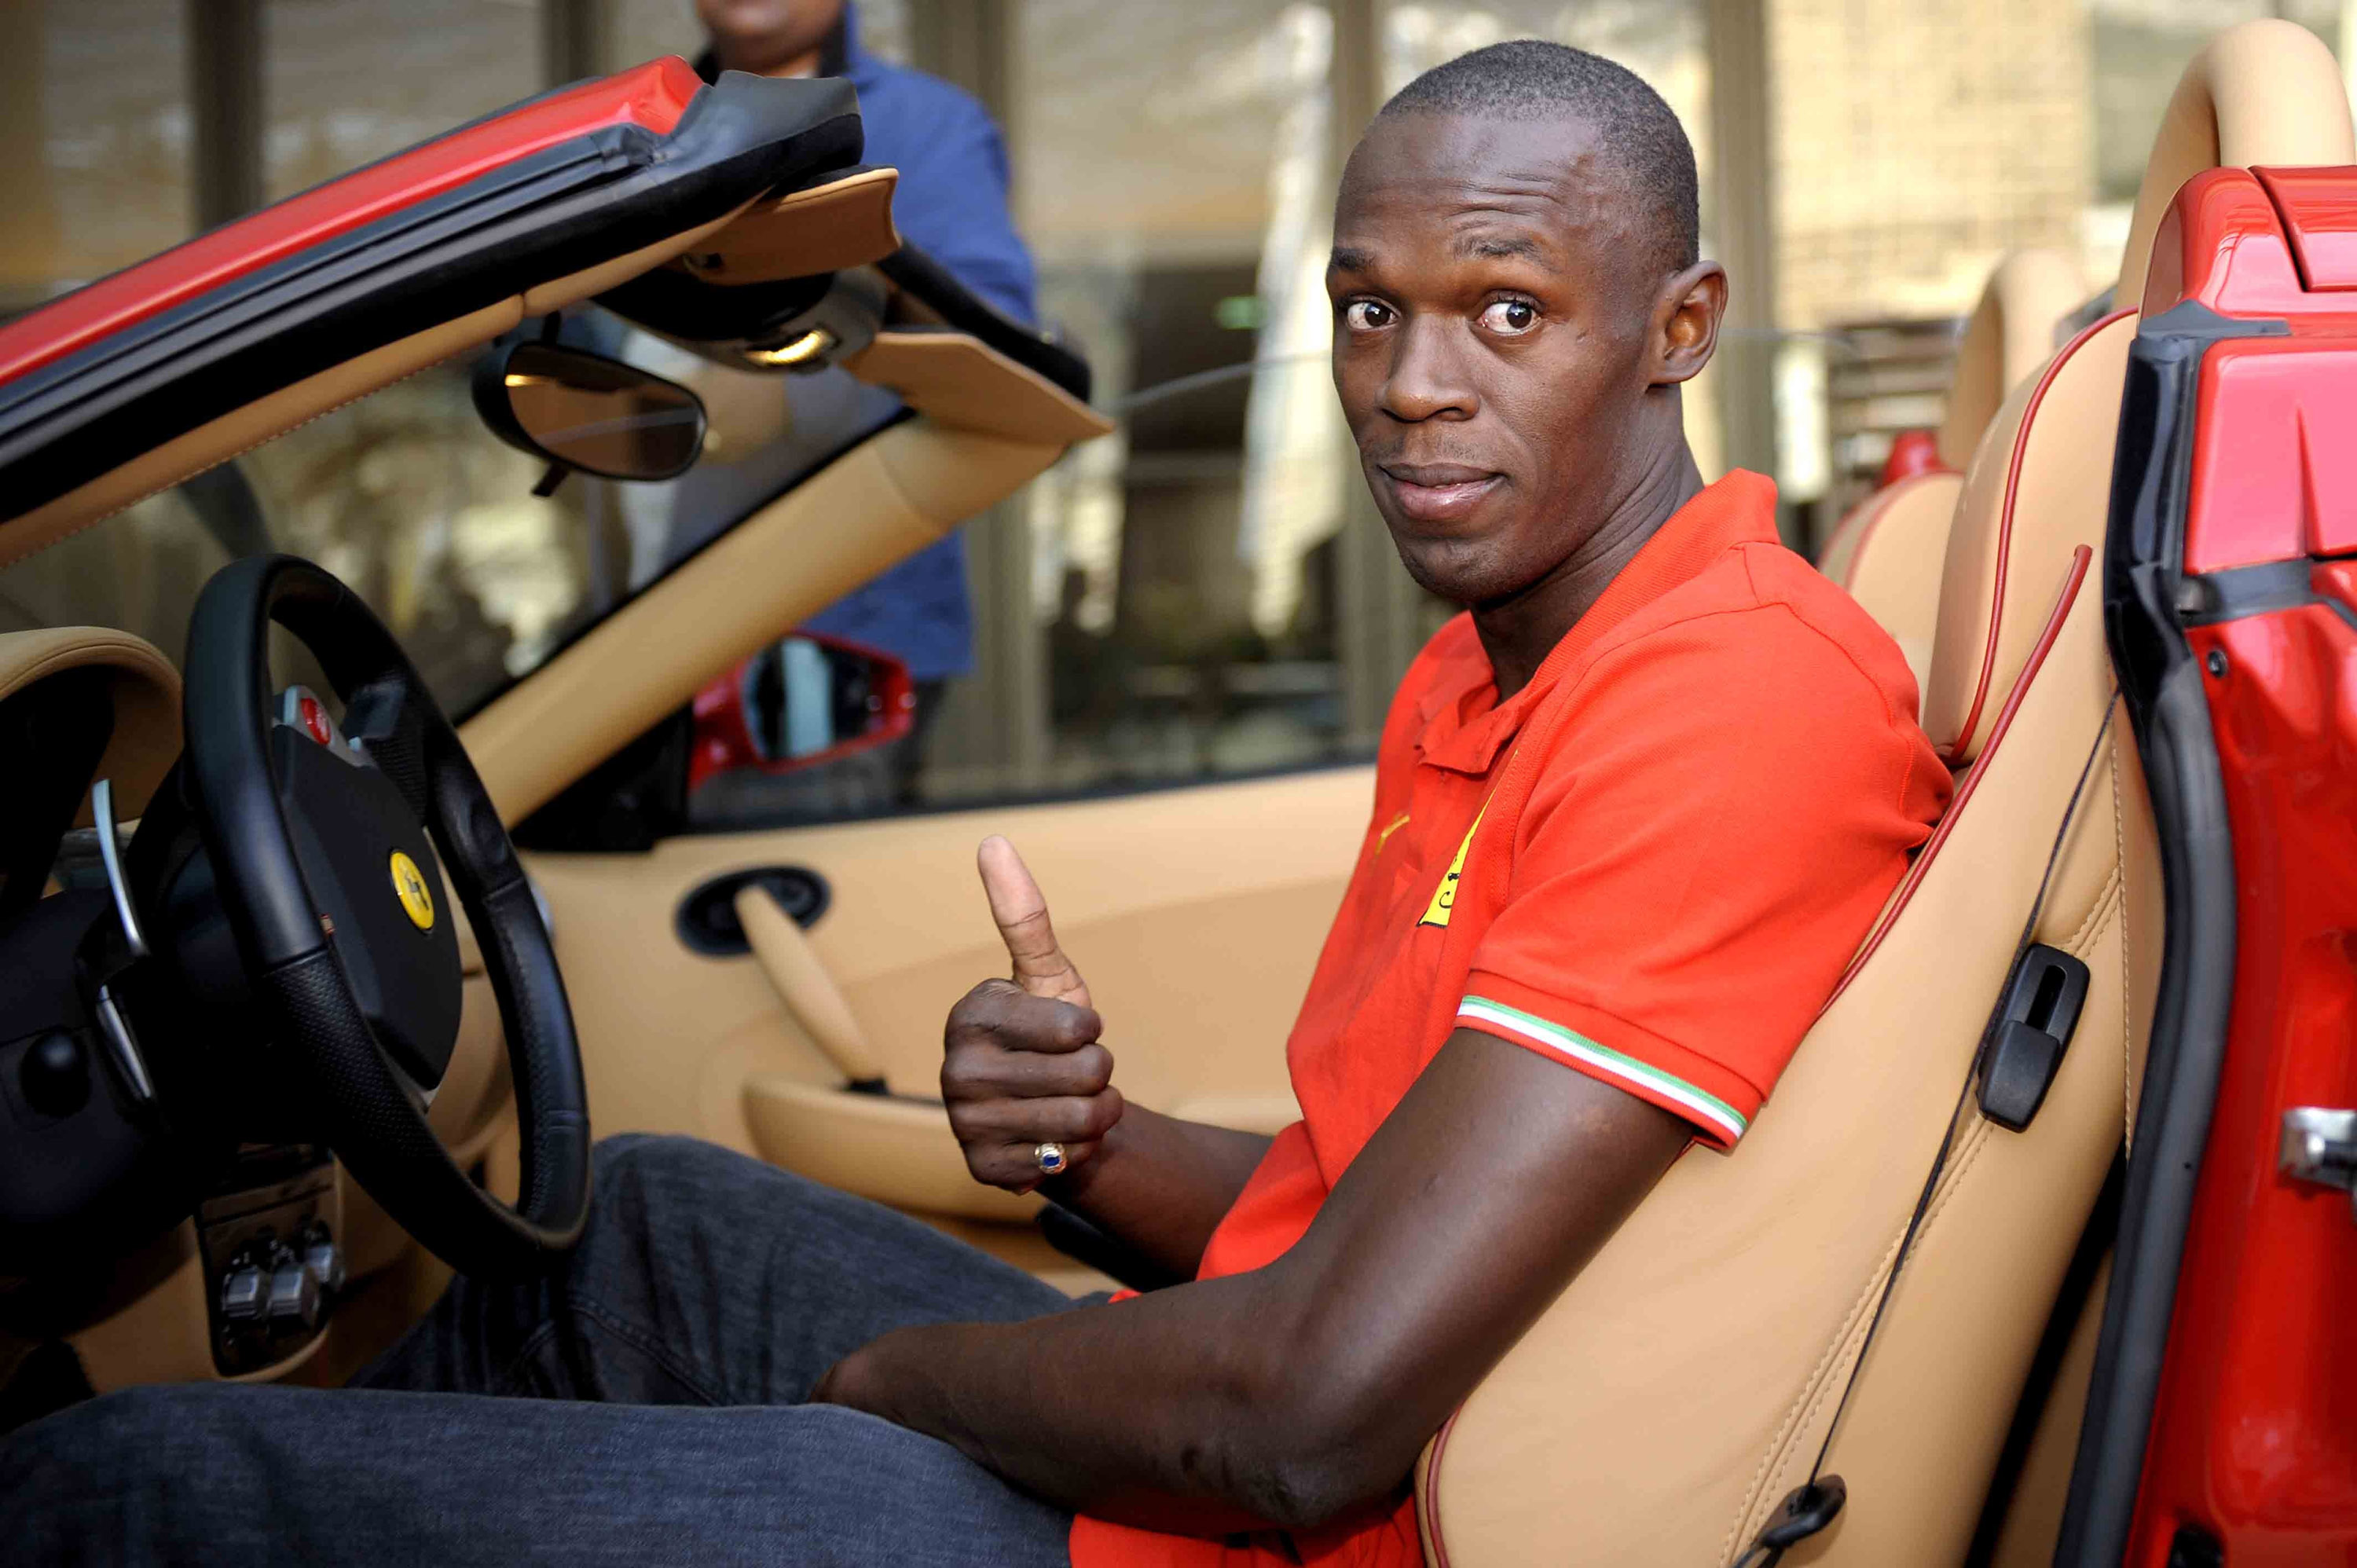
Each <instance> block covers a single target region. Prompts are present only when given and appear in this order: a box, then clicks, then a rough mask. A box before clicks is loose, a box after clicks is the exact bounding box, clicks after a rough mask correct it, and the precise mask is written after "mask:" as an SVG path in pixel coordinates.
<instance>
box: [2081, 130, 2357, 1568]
mask: <svg viewBox="0 0 2357 1568" xmlns="http://www.w3.org/2000/svg"><path fill="white" fill-rule="evenodd" d="M2154 274H2155V275H2154V280H2153V285H2152V286H2151V287H2150V288H2149V289H2148V290H2147V294H2146V296H2145V306H2146V316H2147V319H2150V318H2151V317H2153V316H2154V315H2156V314H2158V312H2160V311H2163V310H2166V309H2169V308H2170V307H2171V306H2177V305H2179V303H2181V302H2182V301H2184V300H2189V299H2190V300H2195V301H2198V302H2199V303H2201V305H2204V306H2208V307H2209V308H2210V309H2212V310H2215V311H2217V312H2219V313H2220V314H2221V315H2222V316H2226V317H2236V318H2241V319H2242V320H2244V321H2249V320H2254V319H2256V320H2265V321H2280V322H2282V323H2284V324H2285V326H2284V331H2285V333H2286V334H2287V335H2283V336H2274V337H2255V338H2254V337H2242V338H2229V339H2226V340H2223V341H2220V342H2218V343H2216V344H2215V345H2214V346H2212V348H2211V349H2209V351H2208V354H2207V355H2206V357H2205V359H2204V360H2203V363H2202V369H2201V381H2200V384H2199V390H2198V400H2199V401H2198V405H2197V406H2198V425H2197V434H2196V435H2195V438H2194V447H2193V455H2192V460H2191V465H2190V485H2189V490H2188V497H2189V499H2188V504H2187V511H2186V525H2185V534H2184V564H2185V568H2186V571H2187V572H2188V573H2189V574H2192V573H2197V572H2198V573H2204V574H2215V573H2221V572H2231V571H2233V570H2235V569H2238V568H2260V569H2262V570H2263V571H2264V570H2266V569H2267V568H2268V567H2269V566H2270V565H2272V566H2273V567H2274V572H2273V574H2272V575H2270V576H2269V577H2268V578H2267V579H2266V580H2267V581H2268V582H2269V583H2271V584H2276V585H2279V586H2277V587H2276V588H2274V589H2272V590H2271V591H2272V592H2274V593H2275V594H2276V596H2277V597H2278V598H2280V599H2282V600H2284V601H2287V602H2283V603H2282V604H2281V606H2280V607H2271V606H2272V605H2273V604H2274V602H2275V601H2273V600H2261V601H2256V602H2255V603H2254V605H2253V606H2252V607H2251V608H2249V609H2248V610H2247V611H2246V612H2244V613H2238V614H2235V615H2233V616H2232V617H2231V618H2225V617H2221V618H2217V619H2215V620H2214V621H2213V622H2212V624H2206V625H2203V624H2197V625H2193V626H2191V627H2190V628H2188V631H2187V637H2188V639H2189V641H2190V645H2191V648H2192V650H2193V652H2194V654H2195V656H2196V657H2197V658H2198V659H2200V660H2201V661H2202V668H2203V670H2204V671H2205V675H2204V679H2203V693H2204V696H2205V698H2206V701H2207V705H2208V708H2209V712H2210V717H2211V724H2212V730H2213V732H2214V735H2215V736H2216V746H2217V751H2218V762H2219V768H2220V771H2221V774H2222V778H2223V781H2224V786H2225V799H2226V806H2227V813H2228V818H2229V823H2230V827H2231V831H2232V835H2233V855H2234V866H2233V869H2234V876H2235V882H2236V897H2235V918H2236V926H2235V933H2236V941H2235V951H2234V971H2233V1004H2232V1011H2231V1013H2230V1015H2229V1022H2228V1026H2227V1035H2226V1048H2225V1055H2224V1058H2223V1066H2222V1071H2221V1074H2220V1078H2219V1082H2218V1089H2217V1099H2216V1104H2215V1109H2214V1112H2213V1113H2212V1122H2211V1127H2210V1135H2209V1143H2208V1146H2207V1150H2206V1152H2205V1154H2204V1155H2203V1158H2202V1163H2201V1174H2200V1177H2199V1183H2198V1186H2197V1187H2196V1189H2195V1197H2194V1207H2193V1210H2192V1215H2191V1219H2190V1225H2189V1228H2188V1231H2187V1234H2186V1239H2185V1251H2184V1255H2183V1263H2182V1266H2181V1269H2180V1273H2179V1283H2178V1293H2177V1297H2176V1302H2175V1306H2174V1316H2173V1317H2172V1319H2171V1322H2170V1326H2169V1341H2168V1349H2167V1355H2166V1359H2165V1360H2164V1362H2163V1366H2162V1371H2161V1380H2160V1385H2159V1397H2158V1402H2157V1404H2156V1406H2155V1409H2154V1414H2153V1421H2152V1425H2151V1429H2150V1433H2149V1435H2148V1441H2147V1447H2146V1452H2145V1463H2144V1471H2143V1478H2142V1483H2141V1490H2140V1492H2139V1494H2138V1498H2137V1504H2136V1524H2135V1533H2134V1536H2133V1544H2132V1546H2131V1548H2130V1550H2129V1552H2128V1553H2127V1558H2126V1561H2127V1562H2128V1563H2132V1564H2135V1565H2136V1568H2162V1565H2163V1564H2166V1563H2170V1562H2172V1561H2174V1559H2173V1558H2172V1556H2171V1553H2172V1551H2173V1550H2174V1547H2175V1543H2176V1541H2177V1537H2178V1535H2179V1530H2184V1529H2187V1528H2188V1527H2191V1528H2193V1529H2196V1530H2199V1531H2200V1532H2201V1534H2203V1535H2206V1536H2207V1537H2209V1538H2210V1540H2211V1541H2214V1542H2215V1543H2216V1546H2217V1547H2218V1548H2221V1549H2222V1553H2223V1556H2222V1560H2223V1561H2224V1562H2225V1563H2232V1564H2234V1565H2235V1568H2256V1565H2259V1564H2293V1563H2298V1564H2303V1565H2307V1564H2324V1563H2338V1564H2349V1563H2357V1332H2352V1326H2357V1316H2352V1304H2357V1216H2352V1209H2351V1202H2350V1195H2349V1194H2348V1193H2347V1192H2344V1191H2340V1190H2337V1189H2334V1188H2330V1187H2321V1186H2316V1185H2312V1184H2309V1183H2305V1182H2301V1181H2297V1180H2295V1179H2293V1178H2291V1177H2289V1176H2285V1175H2283V1174H2281V1173H2279V1172H2278V1170H2277V1168H2276V1160H2277V1147H2278V1139H2279V1130H2280V1128H2281V1126H2282V1123H2283V1116H2284V1112H2286V1111H2287V1110H2290V1109H2291V1108H2293V1107H2295V1106H2306V1105H2316V1106H2331V1107H2346V1106H2350V1105H2357V559H2327V557H2331V556H2336V555H2338V556H2351V555H2352V554H2357V441H2352V437H2351V435H2350V432H2351V431H2352V429H2357V292H2352V291H2357V168H2341V169H2304V170H2296V171H2275V170H2270V171H2265V172H2263V173H2261V174H2259V175H2257V176H2256V177H2255V176H2254V175H2253V174H2252V173H2250V172H2247V171H2244V170H2238V169H2236V170H2218V171H2214V172H2212V173H2210V174H2206V175H2202V176H2201V177H2197V178H2196V179H2195V180H2193V181H2192V182H2190V184H2189V185H2188V186H2187V188H2186V189H2185V191H2184V192H2183V193H2182V194H2180V196H2179V199H2178V204H2177V206H2176V208H2175V209H2173V211H2172V214H2171V216H2170V217H2169V220H2167V222H2166V223H2165V224H2164V225H2163V229H2162V231H2161V234H2160V236H2159V242H2158V244H2157V246H2156V254H2155V265H2154ZM2270 330H2273V328H2270ZM2245 580H2246V581H2247V580H2249V579H2245ZM2294 601H2296V602H2294ZM2203 1550H2204V1552H2207V1551H2208V1548H2207V1547H2206V1546H2205V1547H2204V1549H2203ZM2203 1560H2204V1561H2209V1560H2212V1559H2210V1558H2208V1557H2206V1556H2205V1557H2204V1558H2203Z"/></svg>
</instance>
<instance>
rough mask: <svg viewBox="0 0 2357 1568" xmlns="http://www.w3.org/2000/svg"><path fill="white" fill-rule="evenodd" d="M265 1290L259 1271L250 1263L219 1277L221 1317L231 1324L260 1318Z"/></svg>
mask: <svg viewBox="0 0 2357 1568" xmlns="http://www.w3.org/2000/svg"><path fill="white" fill-rule="evenodd" d="M267 1288H268V1286H267V1283H266V1282H265V1281H264V1279H263V1276H262V1271H261V1269H259V1268H257V1267H256V1266H255V1265H253V1264H252V1263H240V1264H239V1265H238V1266H237V1267H235V1268H233V1269H231V1271H230V1272H229V1273H226V1274H223V1275H222V1276H221V1316H223V1317H226V1318H228V1319H229V1320H230V1321H231V1323H251V1322H253V1320H254V1319H256V1318H258V1317H260V1316H262V1306H263V1297H264V1293H265V1291H266V1290H267Z"/></svg>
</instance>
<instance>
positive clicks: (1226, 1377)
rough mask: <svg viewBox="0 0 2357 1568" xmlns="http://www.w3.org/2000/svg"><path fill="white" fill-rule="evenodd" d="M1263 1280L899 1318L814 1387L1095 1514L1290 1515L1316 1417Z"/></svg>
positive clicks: (1275, 1521) (1202, 1524) (1197, 1528)
mask: <svg viewBox="0 0 2357 1568" xmlns="http://www.w3.org/2000/svg"><path fill="white" fill-rule="evenodd" d="M1265 1284H1266V1282H1265V1281H1264V1280H1262V1279H1260V1278H1257V1277H1255V1276H1253V1275H1241V1276H1237V1277H1234V1278H1229V1279H1221V1280H1213V1281H1210V1282H1207V1283H1200V1284H1189V1285H1182V1286H1179V1287H1176V1288H1174V1289H1171V1290H1167V1291H1159V1292H1157V1293H1155V1294H1151V1295H1147V1296H1144V1297H1141V1298H1139V1299H1138V1300H1136V1301H1132V1302H1126V1303H1123V1304H1120V1305H1114V1306H1108V1307H1100V1308H1092V1309H1086V1310H1082V1311H1076V1312H1068V1313H1060V1314H1057V1315H1055V1316H1050V1317H1046V1318H1038V1319H1034V1320H1032V1321H1030V1322H1028V1323H1019V1324H942V1325H927V1326H920V1327H915V1328H905V1329H900V1330H898V1331H896V1332H894V1333H891V1334H888V1335H886V1336H884V1337H882V1338H880V1339H877V1340H876V1341H875V1342H874V1343H872V1344H870V1345H868V1346H866V1347H865V1348H862V1349H860V1350H857V1351H856V1352H854V1353H853V1354H852V1355H850V1356H848V1357H846V1358H845V1359H844V1360H843V1361H842V1362H841V1363H839V1364H838V1365H837V1366H836V1367H835V1368H834V1370H832V1371H830V1372H829V1373H828V1374H827V1377H826V1378H825V1380H823V1381H822V1383H821V1384H820V1386H819V1388H818V1389H817V1391H815V1392H814V1394H813V1398H814V1399H818V1400H821V1401H825V1402H832V1403H838V1404H845V1405H850V1406H852V1407H854V1408H856V1409H860V1410H866V1411H867V1412H871V1413H873V1414H876V1415H880V1416H883V1417H884V1418H885V1419H886V1420H888V1421H892V1422H895V1423H899V1424H900V1425H903V1426H907V1427H909V1428H912V1429H913V1430H916V1431H919V1432H923V1433H926V1434H930V1435H931V1436H934V1437H938V1438H941V1439H942V1441H944V1442H947V1443H950V1444H954V1445H955V1446H957V1447H958V1448H960V1449H962V1450H963V1452H964V1453H965V1454H966V1455H968V1456H969V1457H971V1458H972V1459H974V1461H975V1462H976V1463H978V1464H981V1465H984V1466H987V1467H989V1468H990V1469H992V1470H994V1471H996V1472H997V1473H998V1474H999V1475H1001V1476H1004V1477H1006V1478H1007V1479H1008V1480H1010V1481H1013V1482H1015V1483H1016V1484H1017V1485H1018V1486H1020V1487H1024V1488H1025V1489H1027V1490H1028V1491H1031V1492H1034V1493H1036V1494H1038V1495H1039V1496H1040V1497H1043V1498H1048V1499H1049V1500H1050V1501H1053V1502H1056V1503H1059V1504H1061V1505H1062V1506H1064V1507H1066V1508H1069V1509H1073V1510H1074V1511H1076V1512H1085V1513H1089V1514H1092V1515H1094V1516H1096V1517H1097V1518H1100V1519H1109V1520H1117V1521H1120V1522H1123V1523H1128V1524H1135V1525H1140V1526H1144V1527H1146V1528H1148V1529H1157V1530H1178V1531H1182V1532H1187V1533H1192V1534H1215V1533H1226V1532H1229V1531H1233V1530H1265V1529H1268V1528H1270V1527H1271V1526H1272V1525H1275V1526H1288V1525H1298V1524H1301V1523H1305V1522H1308V1520H1307V1519H1306V1518H1304V1517H1303V1513H1302V1505H1303V1504H1305V1503H1307V1502H1308V1500H1309V1499H1308V1497H1307V1496H1306V1494H1307V1493H1308V1492H1309V1491H1310V1490H1312V1489H1313V1488H1312V1487H1308V1486H1306V1485H1303V1484H1300V1483H1297V1482H1296V1481H1295V1480H1294V1472H1293V1465H1294V1461H1295V1459H1296V1457H1298V1458H1300V1459H1303V1460H1308V1459H1309V1458H1311V1457H1312V1455H1313V1453H1314V1450H1315V1447H1316V1444H1314V1443H1313V1442H1312V1441H1311V1434H1312V1433H1313V1432H1314V1431H1315V1429H1316V1425H1317V1420H1318V1418H1317V1416H1316V1415H1315V1414H1314V1413H1313V1412H1310V1411H1309V1410H1308V1409H1306V1408H1303V1405H1304V1403H1305V1402H1300V1401H1291V1400H1287V1399H1286V1398H1284V1397H1282V1396H1281V1394H1280V1390H1281V1389H1282V1387H1283V1386H1284V1384H1285V1381H1286V1378H1287V1376H1288V1371H1289V1369H1287V1368H1286V1367H1285V1366H1284V1365H1282V1359H1283V1358H1282V1355H1281V1353H1280V1352H1278V1351H1277V1350H1276V1348H1275V1347H1276V1346H1277V1345H1278V1344H1280V1343H1282V1342H1283V1340H1284V1338H1285V1336H1284V1335H1283V1334H1282V1333H1281V1332H1278V1331H1276V1326H1275V1324H1273V1323H1272V1322H1271V1321H1270V1315H1271V1313H1272V1312H1273V1311H1274V1310H1275V1309H1276V1308H1277V1305H1278V1304H1277V1303H1275V1302H1273V1301H1271V1300H1269V1299H1267V1293H1266V1290H1265ZM1116 1388H1117V1389H1118V1394H1117V1395H1115V1394H1114V1392H1113V1391H1114V1390H1115V1389H1116ZM1109 1396H1111V1397H1109ZM1288 1421H1293V1422H1296V1423H1297V1425H1298V1428H1299V1430H1297V1431H1294V1430H1288V1429H1287V1428H1286V1423H1287V1422H1288ZM1411 1456H1412V1451H1411ZM1316 1506H1317V1507H1318V1511H1320V1512H1323V1511H1326V1510H1325V1509H1324V1507H1323V1502H1322V1499H1321V1500H1320V1502H1319V1503H1318V1505H1316Z"/></svg>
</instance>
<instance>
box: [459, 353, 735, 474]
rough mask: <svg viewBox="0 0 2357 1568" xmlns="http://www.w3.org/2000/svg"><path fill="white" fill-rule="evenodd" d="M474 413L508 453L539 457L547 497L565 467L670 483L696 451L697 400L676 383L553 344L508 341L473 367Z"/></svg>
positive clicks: (700, 425)
mask: <svg viewBox="0 0 2357 1568" xmlns="http://www.w3.org/2000/svg"><path fill="white" fill-rule="evenodd" d="M474 390H475V410H476V412H477V413H480V414H481V415H482V416H483V423H484V424H488V425H490V429H491V433H492V434H493V435H497V436H498V437H499V438H500V440H502V441H504V442H506V443H507V444H508V445H509V446H513V447H516V448H517V449H518V450H520V451H524V452H529V453H531V454H532V455H533V456H536V457H544V458H546V459H547V460H548V462H549V464H550V465H551V467H550V472H549V477H548V478H545V479H544V480H542V481H541V484H540V486H539V488H538V489H535V490H534V491H533V494H535V495H546V494H547V493H548V492H549V491H550V490H553V489H555V488H556V482H557V481H558V480H560V479H562V478H564V477H565V474H566V473H568V472H570V471H572V470H573V469H576V468H578V469H579V470H581V472H583V473H585V474H595V475H597V477H598V478H603V479H669V478H677V477H678V476H679V475H681V474H683V473H685V472H687V470H688V469H689V468H691V467H694V464H695V459H696V457H697V456H698V455H699V454H700V453H702V452H703V450H704V433H705V413H704V400H703V399H702V398H699V397H697V396H696V395H695V393H694V392H691V391H689V390H688V389H687V388H685V387H683V386H681V385H680V384H679V383H678V382H676V381H665V380H663V378H662V377H661V376H658V375H655V374H653V373H652V372H651V371H642V370H640V369H639V368H638V367H637V366H636V365H627V364H624V363H623V362H622V361H621V360H611V359H608V358H607V357H606V356H605V355H603V354H593V353H590V352H589V351H588V350H587V349H570V348H566V347H565V346H564V345H562V344H558V343H532V342H518V343H510V344H507V345H505V346H504V347H501V348H498V349H493V350H492V351H491V352H490V353H489V354H486V355H485V356H483V359H482V361H481V362H480V363H479V364H478V365H477V366H476V367H475V388H474Z"/></svg>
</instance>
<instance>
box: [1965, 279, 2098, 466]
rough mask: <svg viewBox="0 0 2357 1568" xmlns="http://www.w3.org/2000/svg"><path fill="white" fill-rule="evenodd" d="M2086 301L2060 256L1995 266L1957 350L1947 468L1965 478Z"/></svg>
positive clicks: (2083, 287)
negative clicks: (2009, 399) (1985, 437)
mask: <svg viewBox="0 0 2357 1568" xmlns="http://www.w3.org/2000/svg"><path fill="white" fill-rule="evenodd" d="M2086 295H2087V288H2086V285H2085V283H2084V282H2083V280H2082V278H2081V277H2080V275H2079V263H2076V262H2074V261H2072V259H2071V258H2070V257H2069V256H2067V255H2064V254H2063V253H2062V252H2060V251H2040V250H2027V251H2016V252H2013V253H2012V254H2010V255H2008V256H2007V257H2006V258H2005V260H2003V261H2001V262H1999V263H1997V264H1996V271H1995V272H1993V273H1991V274H1989V280H1988V284H1987V285H1986V287H1984V288H1983V289H1982V290H1981V298H1980V303H1979V304H1978V305H1977V306H1974V307H1973V314H1972V319H1971V320H1970V321H1968V322H1966V323H1965V324H1964V338H1963V339H1962V341H1960V342H1959V343H1958V344H1957V345H1956V370H1955V374H1954V375H1953V377H1952V378H1951V379H1950V381H1949V383H1948V413H1947V417H1946V418H1944V419H1943V420H1942V421H1941V422H1940V461H1941V462H1943V463H1945V464H1946V465H1947V466H1948V467H1951V468H1953V469H1955V470H1956V471H1957V472H1958V473H1962V472H1964V466H1965V465H1966V464H1968V463H1970V462H1971V461H1972V460H1973V450H1974V448H1975V447H1976V446H1979V445H1980V439H1981V432H1982V431H1984V430H1986V429H1987V428H1988V424H1989V420H1990V419H1991V418H1993V417H1994V416H1995V415H1996V411H1997V405H1998V404H1999V403H2003V402H2004V401H2005V394H2006V393H2007V392H2010V391H2012V390H2013V389H2014V388H2015V387H2016V386H2018V385H2019V384H2020V383H2021V381H2023V379H2024V378H2026V377H2028V376H2029V375H2030V374H2031V373H2033V372H2034V371H2037V369H2038V368H2039V367H2040V365H2043V364H2044V363H2045V362H2046V361H2047V360H2050V359H2051V358H2052V357H2053V355H2054V324H2055V323H2056V322H2058V321H2060V320H2061V319H2062V317H2065V316H2067V315H2069V314H2070V313H2071V311H2072V310H2073V309H2074V308H2076V307H2077V306H2078V304H2079V302H2080V301H2081V300H2083V299H2084V298H2085V297H2086Z"/></svg>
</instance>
